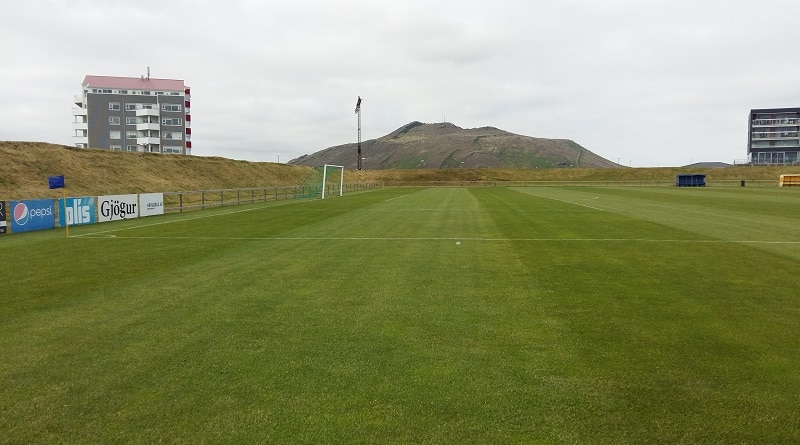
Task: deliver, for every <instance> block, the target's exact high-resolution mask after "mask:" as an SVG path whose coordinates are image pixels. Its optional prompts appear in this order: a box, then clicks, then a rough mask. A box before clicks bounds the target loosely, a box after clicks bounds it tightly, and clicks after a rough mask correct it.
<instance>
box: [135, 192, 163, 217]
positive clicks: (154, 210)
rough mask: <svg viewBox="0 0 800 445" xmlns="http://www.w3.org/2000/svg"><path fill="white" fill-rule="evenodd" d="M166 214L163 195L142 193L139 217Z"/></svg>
mask: <svg viewBox="0 0 800 445" xmlns="http://www.w3.org/2000/svg"><path fill="white" fill-rule="evenodd" d="M163 214H164V194H163V193H142V194H140V195H139V216H153V215H163Z"/></svg>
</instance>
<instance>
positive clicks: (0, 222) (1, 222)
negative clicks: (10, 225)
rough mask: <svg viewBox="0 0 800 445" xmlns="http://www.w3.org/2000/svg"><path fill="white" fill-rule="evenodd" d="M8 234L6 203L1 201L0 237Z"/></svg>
mask: <svg viewBox="0 0 800 445" xmlns="http://www.w3.org/2000/svg"><path fill="white" fill-rule="evenodd" d="M4 233H6V203H5V201H0V235H2V234H4Z"/></svg>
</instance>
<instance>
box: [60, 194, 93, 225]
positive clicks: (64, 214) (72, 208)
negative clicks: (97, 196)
mask: <svg viewBox="0 0 800 445" xmlns="http://www.w3.org/2000/svg"><path fill="white" fill-rule="evenodd" d="M94 215H95V211H94V197H93V196H83V197H80V198H67V208H66V209H65V208H64V200H63V199H59V200H58V224H59V226H60V227H64V226H65V225H70V226H77V225H81V224H94V222H95V216H94ZM65 218H66V220H65Z"/></svg>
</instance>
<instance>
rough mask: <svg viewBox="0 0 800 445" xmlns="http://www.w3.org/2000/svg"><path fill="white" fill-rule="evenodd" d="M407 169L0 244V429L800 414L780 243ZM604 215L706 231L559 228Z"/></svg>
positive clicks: (701, 421)
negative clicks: (772, 246) (224, 206)
mask: <svg viewBox="0 0 800 445" xmlns="http://www.w3.org/2000/svg"><path fill="white" fill-rule="evenodd" d="M409 192H410V191H409V190H386V191H379V192H371V193H366V194H361V195H354V196H346V197H345V198H342V199H338V200H330V201H329V200H327V199H326V200H325V201H312V202H307V203H300V204H297V205H286V206H281V207H280V208H266V207H265V208H263V209H262V208H261V207H257V209H256V210H253V211H249V212H239V213H235V214H231V215H226V216H224V217H223V216H220V217H215V218H202V219H195V220H192V221H183V222H179V223H170V224H162V225H160V226H152V225H150V226H149V227H134V226H135V225H136V224H141V223H142V222H143V221H139V222H126V223H123V224H120V225H119V227H131V228H130V229H127V230H124V231H121V232H117V233H118V234H120V235H121V234H122V233H124V235H122V236H120V237H119V238H116V239H95V238H80V239H63V238H60V237H52V236H50V235H47V234H44V235H45V237H46V238H47V240H46V242H42V241H40V240H41V239H43V238H37V237H35V236H31V237H27V238H26V239H27V240H28V242H29V244H26V243H23V242H21V243H19V244H16V245H14V246H13V248H11V249H9V250H5V249H4V250H2V251H0V260H3V261H4V263H6V264H8V265H9V273H8V276H9V277H10V279H9V280H7V281H5V282H4V283H3V284H0V286H2V287H0V290H1V291H2V294H3V295H4V296H5V297H4V300H3V301H4V305H3V306H4V308H3V310H2V312H0V324H1V325H0V327H2V332H3V333H4V335H3V336H2V338H0V351H2V353H3V354H2V355H3V357H7V358H8V359H7V360H6V359H4V361H3V362H2V365H0V377H1V378H2V379H3V382H6V384H4V387H3V390H2V392H0V430H3V431H6V432H8V433H9V435H8V436H7V437H10V438H12V440H13V441H19V442H59V441H62V442H121V441H124V442H139V443H144V442H146V443H152V442H156V441H170V442H177V443H198V442H218V443H242V442H269V443H298V442H302V443H319V442H359V443H366V442H369V443H375V442H391V443H419V442H440V443H487V442H492V443H496V442H591V443H620V442H637V443H638V442H653V441H664V442H682V441H683V442H704V441H722V442H781V441H784V442H792V441H796V440H797V439H798V433H797V431H798V429H797V428H796V426H797V425H796V420H795V419H794V417H793V415H792V413H794V412H796V411H797V408H798V403H800V402H798V400H800V397H797V396H798V394H797V389H796V388H798V387H799V386H798V383H800V382H798V377H797V375H796V373H795V372H794V370H795V369H797V365H798V364H800V363H798V361H799V359H798V356H797V353H796V348H795V347H794V345H796V344H797V341H798V340H800V338H798V335H799V334H798V332H800V330H798V329H797V327H798V326H797V320H798V317H797V315H800V314H798V313H797V305H796V301H795V297H794V292H793V290H794V289H797V288H798V285H800V283H798V278H797V276H796V274H793V272H792V271H793V270H794V269H793V265H792V264H791V263H790V262H787V261H786V260H785V257H776V256H775V255H773V254H770V253H769V252H765V251H762V250H759V249H753V248H750V247H747V246H742V245H737V244H732V243H718V242H714V241H715V238H714V237H711V236H708V235H707V234H704V233H698V232H696V231H694V232H693V231H692V230H690V229H691V228H689V229H687V230H685V229H684V228H679V227H670V226H668V225H664V224H660V223H659V222H658V220H656V221H650V220H648V219H641V218H637V217H636V214H635V213H630V214H620V213H615V212H609V211H602V212H599V211H597V210H593V209H590V208H586V207H582V206H574V205H570V204H567V203H565V202H559V201H556V200H553V199H549V198H547V197H543V196H532V195H529V194H524V193H519V192H518V191H514V190H509V189H503V188H497V189H420V190H414V191H413V192H412V193H409ZM644 201H647V200H644ZM652 201H653V203H652V204H653V208H657V207H658V206H657V204H658V203H659V198H658V197H657V196H654V197H653V198H652ZM668 207H669V206H667V210H665V212H667V213H668V212H669V209H668ZM415 209H425V210H423V211H420V210H415ZM220 211H221V210H220ZM653 211H655V210H653ZM171 217H172V216H166V217H165V218H164V221H169V220H170V219H169V218H171ZM112 226H113V225H109V228H111V227H112ZM76 229H78V230H77V231H79V232H80V231H83V230H86V232H87V233H88V232H89V231H90V229H93V230H96V229H97V227H94V228H76ZM701 232H702V230H701ZM393 233H396V234H398V235H397V236H404V237H407V238H417V239H418V241H413V240H412V241H409V240H408V239H397V238H396V239H389V240H387V239H385V238H383V237H387V236H390V235H391V234H393ZM354 234H357V235H356V236H362V237H371V239H367V240H359V239H355V240H354V239H353V236H354ZM598 234H603V236H604V237H605V236H607V237H609V238H611V237H616V238H620V239H622V238H631V239H653V240H687V241H690V242H691V241H709V242H707V243H706V242H697V243H695V244H689V245H687V244H682V243H675V242H655V243H649V242H648V243H642V242H613V243H609V242H588V243H587V242H584V241H581V242H577V243H574V242H567V243H565V242H564V240H565V239H569V238H570V237H574V238H573V239H589V238H590V237H591V236H594V237H597V235H598ZM443 235H444V236H443ZM161 236H163V237H165V238H163V239H156V237H161ZM169 236H172V237H173V238H169ZM215 236H219V237H220V238H218V239H214V237H215ZM137 237H139V238H137ZM226 237H227V238H226ZM236 237H240V238H241V239H236ZM270 237H274V238H279V237H286V238H293V239H291V240H289V239H284V240H280V242H273V241H270V242H264V239H267V238H270ZM456 238H458V239H459V240H461V241H460V244H456V242H455V241H454V240H455V239H456ZM523 238H529V239H533V238H538V239H539V241H537V242H519V241H517V240H518V239H523ZM375 239H379V240H380V243H376V242H375ZM484 239H498V240H504V241H500V242H491V243H487V242H483V241H479V240H484ZM547 239H552V241H547ZM31 252H34V254H31ZM65 252H67V254H65ZM65 256H67V257H66V258H65ZM754 264H758V265H759V266H760V267H762V269H760V270H759V273H758V275H756V276H753V274H752V273H751V271H752V267H753V265H754Z"/></svg>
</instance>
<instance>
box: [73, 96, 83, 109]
mask: <svg viewBox="0 0 800 445" xmlns="http://www.w3.org/2000/svg"><path fill="white" fill-rule="evenodd" d="M83 102H84V99H83V94H76V95H75V98H74V99H73V103H74V104H75V105H78V106H79V107H83Z"/></svg>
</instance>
